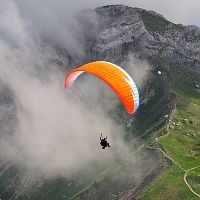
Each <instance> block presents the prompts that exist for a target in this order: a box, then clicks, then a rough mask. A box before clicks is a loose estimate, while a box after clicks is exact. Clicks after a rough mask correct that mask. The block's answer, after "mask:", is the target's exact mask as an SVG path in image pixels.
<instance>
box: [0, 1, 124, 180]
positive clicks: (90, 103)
mask: <svg viewBox="0 0 200 200" xmlns="http://www.w3.org/2000/svg"><path fill="white" fill-rule="evenodd" d="M0 4H1V5H3V7H2V11H1V12H0V20H1V22H2V23H0V33H1V36H0V72H1V73H0V80H1V82H3V84H5V85H7V87H8V88H9V89H10V90H11V91H12V93H13V98H14V100H15V107H16V110H15V112H16V113H15V114H16V124H13V126H14V132H12V131H10V132H11V133H1V140H0V147H1V150H2V151H1V152H3V153H1V158H0V159H2V160H9V162H11V164H14V165H17V166H18V167H20V168H23V169H25V170H26V171H31V172H32V173H33V172H37V173H35V174H37V175H38V174H42V175H44V176H45V177H46V178H49V177H54V176H57V175H71V174H73V173H75V172H77V171H78V170H80V169H82V167H84V166H88V165H90V164H91V163H93V162H95V163H99V164H101V163H102V160H103V161H105V162H107V161H109V162H111V161H112V160H113V159H115V157H116V156H117V157H124V155H125V154H126V153H127V152H128V147H127V145H125V144H124V142H123V140H122V137H123V133H124V130H123V127H122V125H121V124H118V123H116V121H115V120H113V119H112V118H111V117H110V116H109V112H110V111H111V109H112V108H114V107H115V106H116V105H117V104H118V103H119V100H116V96H114V94H113V93H112V91H111V90H109V88H108V87H106V86H104V84H102V83H101V82H99V81H97V80H96V79H92V78H91V79H90V78H88V77H85V78H88V79H87V81H85V83H84V81H83V82H82V84H81V86H80V87H79V86H78V85H79V84H77V90H76V87H74V92H73V90H71V93H70V91H69V92H68V91H65V90H64V88H63V80H64V76H65V74H63V73H62V71H60V70H59V68H58V66H57V65H56V64H55V63H53V62H51V61H52V60H53V59H54V58H55V57H57V56H58V55H57V54H56V52H55V51H54V49H53V48H51V47H50V46H48V45H47V44H45V45H44V43H43V42H42V39H41V38H40V37H39V35H37V37H36V34H34V35H33V34H32V33H31V32H30V30H31V28H30V27H29V26H30V23H29V21H28V20H27V18H24V16H23V15H21V13H20V11H19V9H18V7H17V5H16V4H15V2H14V1H4V0H1V1H0ZM63 28H64V27H63ZM36 30H37V29H36ZM49 30H50V29H49ZM70 37H71V36H70ZM68 39H71V38H68ZM74 44H75V43H74ZM83 78H84V77H83ZM80 81H81V78H80ZM91 88H93V92H92V93H91ZM75 91H76V92H75ZM79 94H80V95H81V94H82V97H81V96H80V95H79ZM100 94H104V95H103V97H102V96H101V95H100ZM109 100H110V101H109ZM8 128H10V129H11V130H13V127H8ZM100 132H103V134H104V135H107V136H108V138H109V140H110V142H111V145H112V148H111V149H110V150H109V151H106V152H103V153H102V150H101V148H100V145H99V135H100Z"/></svg>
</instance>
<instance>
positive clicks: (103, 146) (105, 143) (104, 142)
mask: <svg viewBox="0 0 200 200" xmlns="http://www.w3.org/2000/svg"><path fill="white" fill-rule="evenodd" d="M100 141H101V142H100V144H101V146H102V149H105V148H106V147H110V144H109V143H108V142H107V137H105V138H103V136H102V133H101V136H100Z"/></svg>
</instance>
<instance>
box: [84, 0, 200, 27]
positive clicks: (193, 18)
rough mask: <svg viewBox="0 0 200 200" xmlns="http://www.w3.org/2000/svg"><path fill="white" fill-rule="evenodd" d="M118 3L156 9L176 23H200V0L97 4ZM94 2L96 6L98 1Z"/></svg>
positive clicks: (110, 0)
mask: <svg viewBox="0 0 200 200" xmlns="http://www.w3.org/2000/svg"><path fill="white" fill-rule="evenodd" d="M82 2H83V1H82ZM116 3H120V4H125V5H129V6H132V7H141V8H144V9H147V10H154V11H156V12H158V13H160V14H162V15H164V17H166V18H167V19H168V20H170V21H172V22H175V23H182V24H186V25H188V24H195V25H198V26H199V25H200V12H199V8H200V1H199V0H190V1H189V0H176V1H175V0H168V1H164V0H105V1H98V3H97V4H98V5H104V4H116ZM92 4H94V6H96V5H95V4H96V1H95V3H92Z"/></svg>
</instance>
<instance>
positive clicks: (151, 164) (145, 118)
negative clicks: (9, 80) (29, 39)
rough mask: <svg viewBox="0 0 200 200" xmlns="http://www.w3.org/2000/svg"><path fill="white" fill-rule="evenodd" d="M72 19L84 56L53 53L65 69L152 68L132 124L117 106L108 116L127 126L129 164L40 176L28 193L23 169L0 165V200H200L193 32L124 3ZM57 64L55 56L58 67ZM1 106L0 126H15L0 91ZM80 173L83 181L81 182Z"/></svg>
mask: <svg viewBox="0 0 200 200" xmlns="http://www.w3.org/2000/svg"><path fill="white" fill-rule="evenodd" d="M76 20H78V21H79V22H80V24H81V28H82V33H83V37H82V38H81V39H80V40H81V42H82V44H83V48H84V52H86V53H85V54H84V56H80V58H76V60H75V56H74V55H73V54H72V53H70V52H69V51H68V50H67V49H61V48H59V47H57V49H56V50H57V51H58V52H59V53H58V54H59V57H61V58H62V57H63V58H64V57H67V58H68V60H69V61H70V62H69V63H71V66H70V67H71V68H73V67H74V66H75V65H77V63H79V64H83V63H85V62H88V61H92V60H107V61H111V62H113V63H116V64H121V63H124V62H126V61H127V60H128V59H129V56H130V55H134V56H135V57H136V58H137V59H139V60H140V61H141V62H142V61H144V60H145V61H146V62H148V63H149V65H150V66H151V78H150V79H149V80H148V81H147V82H146V85H145V86H144V87H143V89H142V90H141V107H140V109H139V110H138V113H137V114H136V115H135V116H134V120H132V118H130V117H128V116H127V115H125V113H124V110H123V108H122V107H119V108H118V109H117V112H116V113H114V117H116V120H117V122H118V123H122V124H123V126H124V127H125V129H126V132H127V135H126V136H125V141H126V142H127V143H128V144H129V145H130V146H131V147H132V146H136V147H137V148H136V149H133V152H132V153H133V154H134V162H133V159H132V157H130V159H129V160H127V161H117V162H114V163H113V164H111V165H108V166H105V167H104V168H101V169H99V172H98V173H94V174H92V175H91V174H90V169H85V171H84V174H81V175H80V177H78V178H77V179H76V180H70V179H67V178H65V177H58V178H55V179H53V180H43V179H42V178H41V179H40V180H39V181H38V183H37V184H36V187H33V188H29V187H28V185H29V183H30V182H31V179H32V178H33V177H28V178H27V179H26V180H23V181H21V179H20V176H23V173H25V172H24V171H23V169H16V167H15V166H10V164H9V162H8V161H5V162H2V163H0V170H1V171H0V198H1V199H2V200H7V199H20V200H22V199H24V200H26V199H31V200H36V199H37V200H38V199H41V200H49V199H53V200H56V199H60V200H62V199H63V200H67V199H71V200H72V199H79V200H81V199H82V200H86V199H93V200H101V199H105V200H108V199H109V200H110V199H113V200H114V199H120V200H126V199H141V200H142V199H143V200H148V199H151V200H154V199H162V200H167V199H175V200H178V199H182V200H191V199H195V200H196V199H199V198H198V194H199V193H200V189H199V170H200V168H199V163H200V143H199V141H200V128H199V127H200V116H199V112H200V89H199V88H200V74H199V73H198V72H200V29H199V28H198V27H196V26H184V25H180V24H174V23H172V22H169V21H168V20H166V19H165V18H164V17H163V16H162V15H160V14H157V13H155V12H153V11H147V10H144V9H140V8H131V7H127V6H124V5H108V6H103V7H99V8H96V9H94V10H84V11H81V12H80V13H78V14H77V15H76ZM64 62H65V61H64V59H63V60H62V59H61V60H60V61H59V62H58V63H57V64H58V65H63V63H64ZM62 70H63V69H62ZM64 70H65V69H64ZM158 71H161V72H162V74H158ZM0 108H1V116H0V117H1V118H0V120H1V121H0V125H1V128H5V129H6V127H7V126H11V125H10V123H11V124H13V123H17V119H16V116H15V100H14V95H13V94H12V92H10V91H9V89H7V88H6V87H5V86H2V88H0ZM1 130H2V129H1ZM135 140H137V142H135ZM133 143H134V145H133ZM87 174H90V176H89V178H84V177H85V176H87ZM184 177H185V178H184ZM186 181H188V185H189V186H188V185H187V184H186ZM21 182H22V184H21ZM191 188H192V190H193V191H191ZM194 193H196V194H194Z"/></svg>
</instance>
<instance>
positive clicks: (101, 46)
mask: <svg viewBox="0 0 200 200" xmlns="http://www.w3.org/2000/svg"><path fill="white" fill-rule="evenodd" d="M88 12H91V11H88ZM92 12H94V13H95V15H96V17H97V23H98V30H97V31H96V33H95V35H93V39H92V40H91V41H90V48H89V50H90V51H91V57H92V58H93V59H94V58H98V59H101V58H102V59H106V58H112V59H114V60H115V61H116V62H121V61H122V60H124V59H126V57H127V55H128V54H129V53H131V52H133V53H134V54H135V53H137V54H138V55H139V57H140V58H145V59H159V58H164V59H167V60H170V61H172V62H173V63H175V64H179V65H181V66H183V67H185V68H188V69H191V70H193V71H197V72H199V71H200V42H199V39H200V29H199V28H198V27H197V26H194V25H189V26H184V25H181V24H174V23H172V22H169V21H168V20H166V19H165V18H164V17H163V16H162V15H160V14H157V13H155V12H153V11H147V10H144V9H140V8H131V7H127V6H123V5H110V6H103V7H100V8H96V9H95V10H94V11H92ZM82 14H83V15H84V14H85V13H84V12H83V13H82ZM80 18H83V19H84V17H83V16H80ZM83 19H82V20H83Z"/></svg>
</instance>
